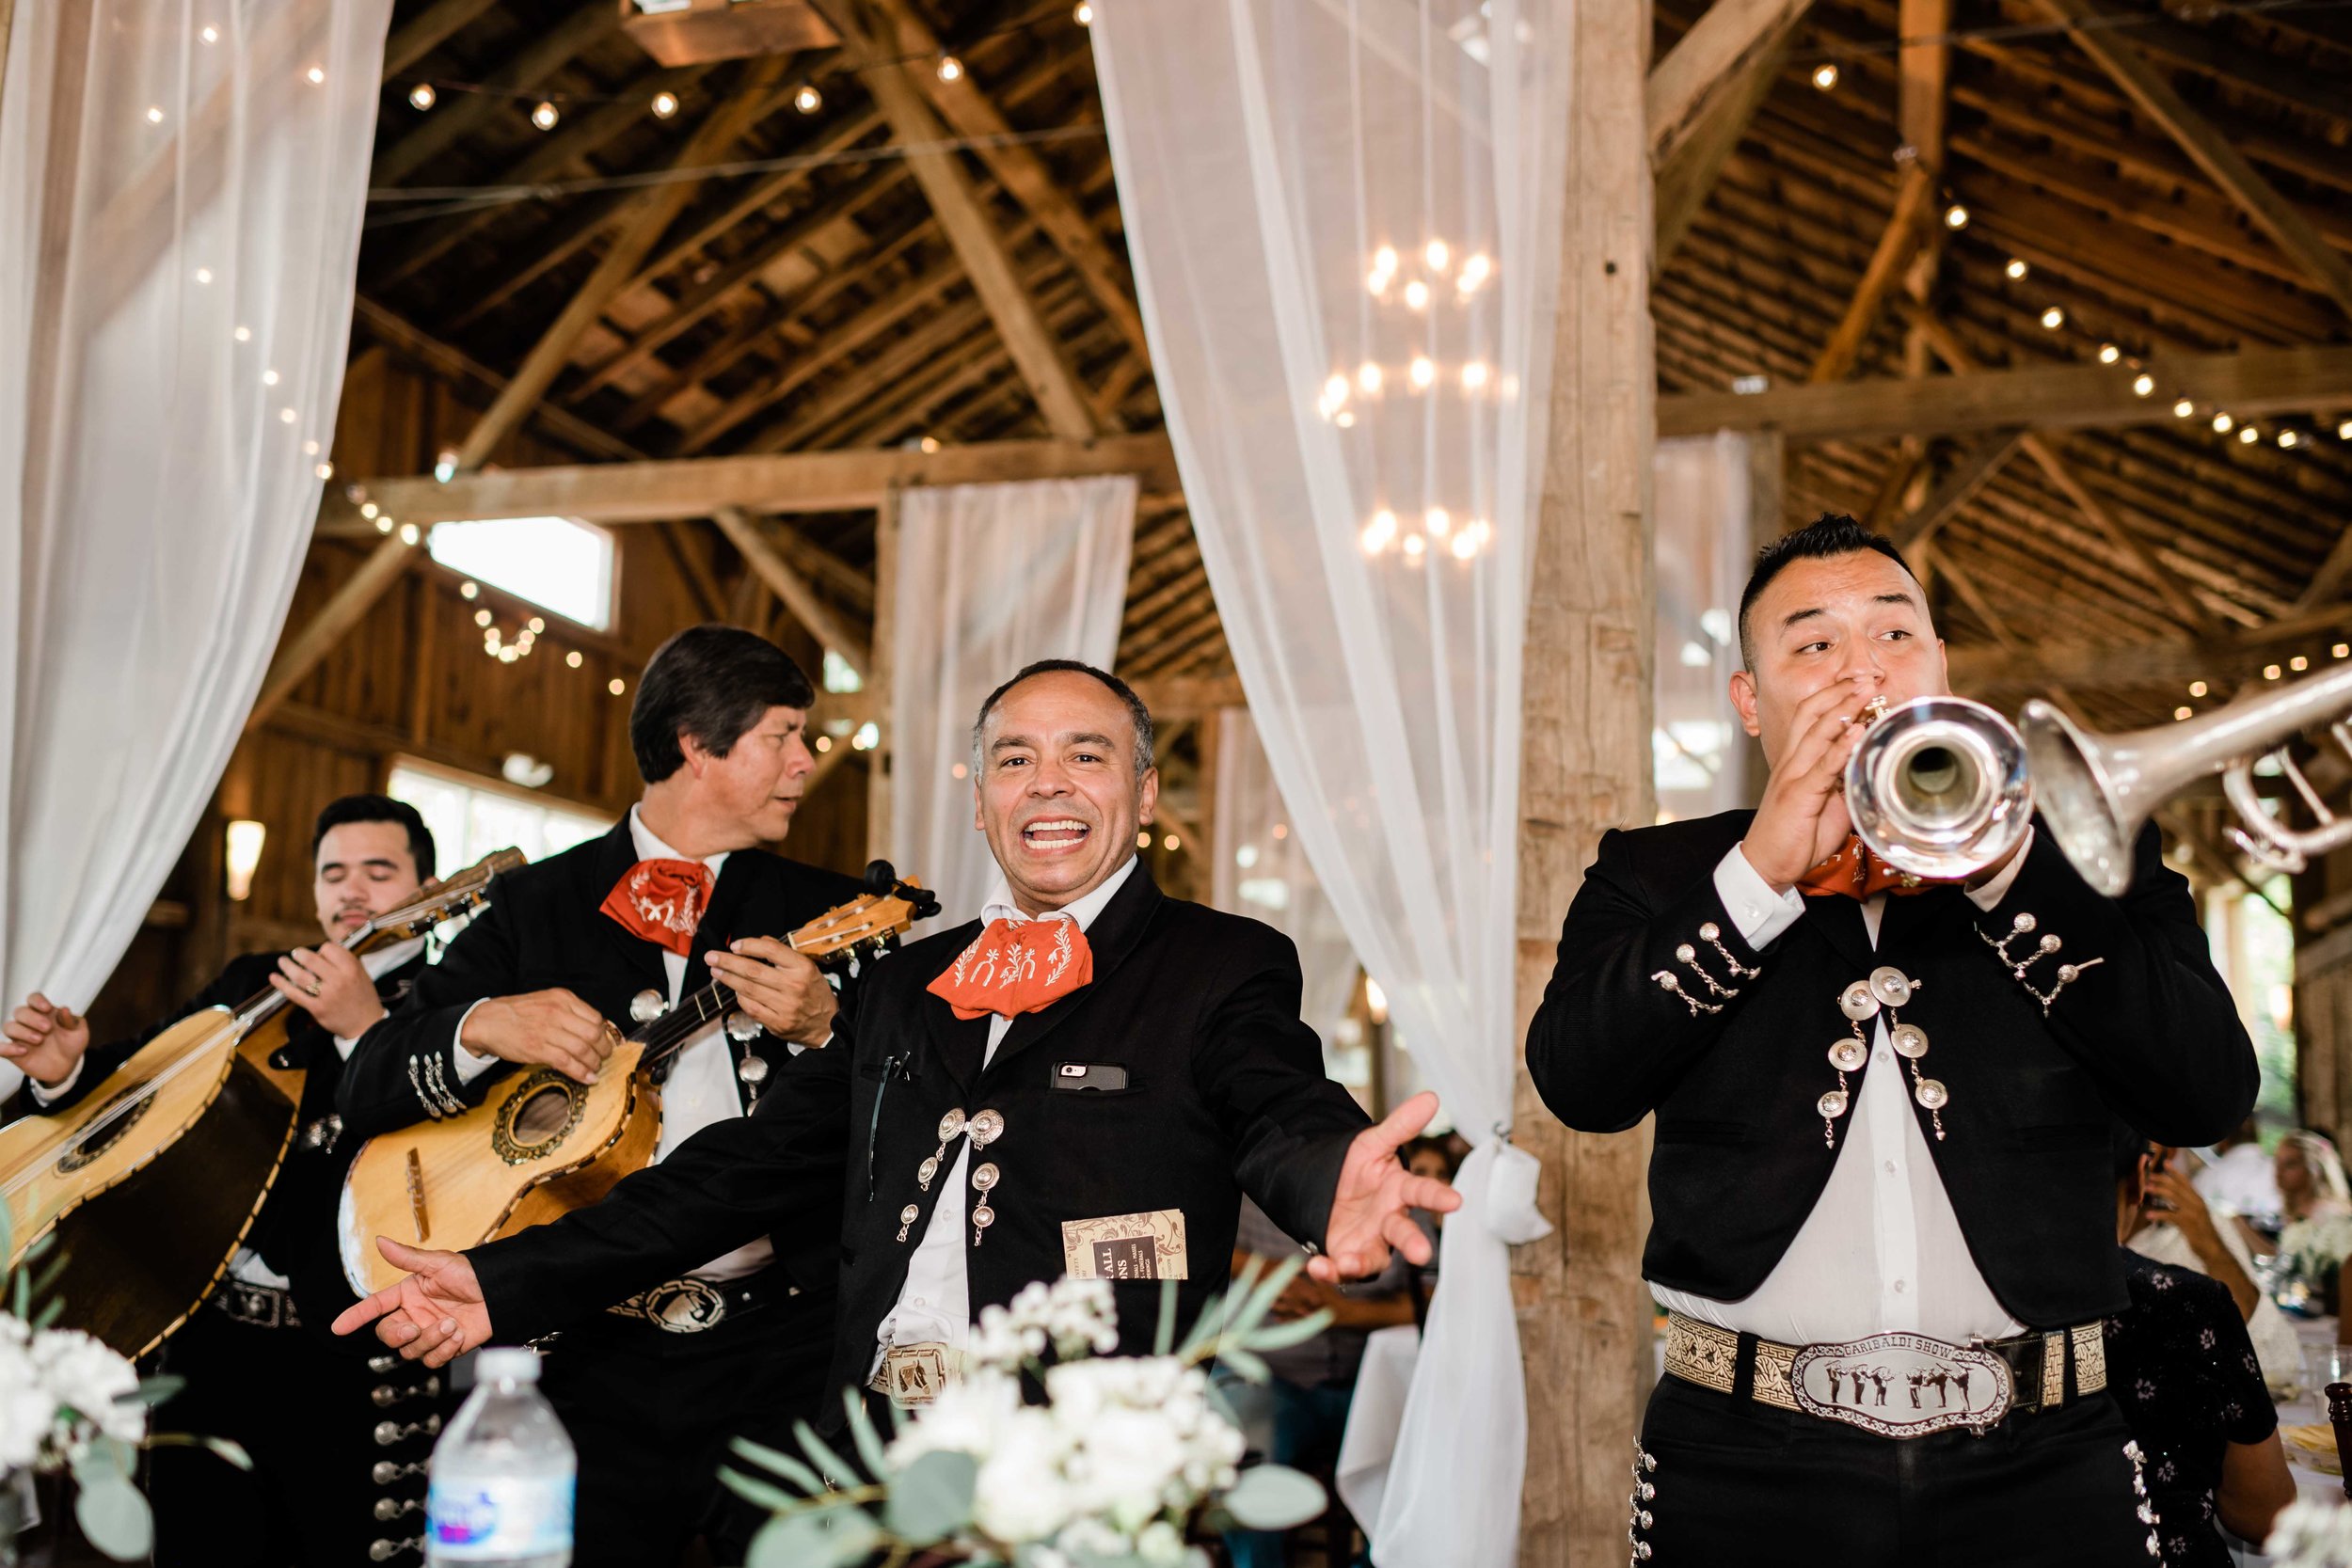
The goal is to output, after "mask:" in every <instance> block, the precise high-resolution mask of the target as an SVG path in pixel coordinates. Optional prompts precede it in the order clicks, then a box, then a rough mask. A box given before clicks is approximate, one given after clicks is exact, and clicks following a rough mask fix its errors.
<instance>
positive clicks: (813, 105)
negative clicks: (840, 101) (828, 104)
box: [792, 82, 825, 115]
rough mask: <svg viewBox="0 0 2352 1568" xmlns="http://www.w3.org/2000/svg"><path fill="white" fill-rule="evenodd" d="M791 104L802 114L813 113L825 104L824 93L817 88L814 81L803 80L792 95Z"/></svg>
mask: <svg viewBox="0 0 2352 1568" xmlns="http://www.w3.org/2000/svg"><path fill="white" fill-rule="evenodd" d="M792 106H793V107H794V108H796V109H798V110H800V111H801V113H803V114H804V115H813V114H815V113H816V112H817V111H818V110H819V109H821V108H823V107H824V106H825V95H824V94H823V93H821V92H818V90H817V84H816V83H814V82H803V83H802V84H801V86H800V90H799V91H797V92H795V93H794V94H793V95H792Z"/></svg>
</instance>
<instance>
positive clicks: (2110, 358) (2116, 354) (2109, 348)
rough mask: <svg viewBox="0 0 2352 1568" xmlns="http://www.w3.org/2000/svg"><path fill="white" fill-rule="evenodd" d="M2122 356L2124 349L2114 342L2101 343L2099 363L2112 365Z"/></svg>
mask: <svg viewBox="0 0 2352 1568" xmlns="http://www.w3.org/2000/svg"><path fill="white" fill-rule="evenodd" d="M2122 357H2123V351H2122V349H2120V348H2117V347H2116V346H2115V345H2114V344H2113V343H2101V344H2100V345H2099V363H2101V364H2102V365H2112V364H2114V363H2115V362H2116V361H2117V360H2118V359H2121V358H2122Z"/></svg>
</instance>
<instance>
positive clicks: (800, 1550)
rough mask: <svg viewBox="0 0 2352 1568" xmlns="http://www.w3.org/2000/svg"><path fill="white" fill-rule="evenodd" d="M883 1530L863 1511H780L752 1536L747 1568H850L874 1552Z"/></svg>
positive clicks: (745, 1566) (746, 1560) (847, 1509)
mask: <svg viewBox="0 0 2352 1568" xmlns="http://www.w3.org/2000/svg"><path fill="white" fill-rule="evenodd" d="M881 1542H882V1529H881V1528H880V1527H879V1526H877V1525H876V1524H875V1523H874V1521H873V1520H871V1519H869V1518H867V1517H866V1514H865V1513H864V1512H863V1511H861V1510H858V1509H854V1508H829V1509H826V1510H824V1511H823V1512H821V1513H780V1514H778V1515H777V1516H776V1517H774V1518H773V1519H771V1520H769V1521H768V1522H767V1523H766V1524H765V1525H762V1526H761V1527H760V1528H759V1533H758V1534H757V1535H755V1536H753V1537H752V1545H751V1551H750V1553H749V1554H748V1555H747V1556H746V1557H745V1559H744V1568H848V1565H849V1564H851V1563H858V1562H863V1561H865V1560H866V1559H867V1558H868V1557H870V1556H872V1555H873V1552H874V1549H875V1547H876V1546H877V1545H879V1544H881Z"/></svg>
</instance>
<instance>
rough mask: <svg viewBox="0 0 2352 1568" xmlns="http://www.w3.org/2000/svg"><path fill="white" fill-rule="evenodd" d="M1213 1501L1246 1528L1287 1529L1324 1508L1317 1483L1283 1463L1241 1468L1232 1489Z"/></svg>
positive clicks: (1319, 1512)
mask: <svg viewBox="0 0 2352 1568" xmlns="http://www.w3.org/2000/svg"><path fill="white" fill-rule="evenodd" d="M1217 1500H1218V1502H1220V1503H1221V1504H1222V1505H1223V1506H1224V1509H1225V1512H1226V1513H1231V1514H1232V1516H1233V1517H1234V1519H1236V1520H1237V1521H1239V1522H1240V1523H1241V1524H1242V1525H1244V1526H1246V1527H1247V1528H1250V1529H1289V1528H1292V1527H1294V1526H1296V1525H1303V1524H1305V1523H1306V1522H1307V1521H1308V1520H1310V1519H1312V1518H1315V1517H1317V1516H1319V1515H1320V1514H1321V1513H1323V1510H1324V1497H1323V1487H1322V1485H1321V1483H1319V1482H1318V1481H1316V1480H1315V1479H1314V1477H1312V1476H1311V1475H1308V1474H1306V1473H1304V1472H1303V1471H1299V1470H1294V1469H1292V1468H1291V1467H1290V1466H1289V1465H1254V1466H1252V1467H1251V1468H1249V1469H1247V1470H1244V1471H1243V1472H1242V1473H1241V1480H1239V1481H1235V1482H1234V1483H1233V1487H1232V1491H1230V1492H1227V1493H1226V1494H1225V1496H1224V1497H1220V1498H1218V1499H1217Z"/></svg>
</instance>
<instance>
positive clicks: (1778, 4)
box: [1644, 0, 1809, 165]
mask: <svg viewBox="0 0 2352 1568" xmlns="http://www.w3.org/2000/svg"><path fill="white" fill-rule="evenodd" d="M1808 3H1809V0H1715V3H1714V4H1713V5H1711V6H1709V7H1708V8H1707V13H1706V14H1705V15H1704V16H1701V17H1700V18H1699V19H1698V21H1697V22H1696V23H1695V24H1692V28H1691V30H1690V31H1689V32H1687V33H1685V34H1683V35H1682V37H1681V38H1680V39H1679V40H1677V42H1676V43H1675V46H1674V47H1673V48H1672V49H1671V50H1669V51H1667V53H1666V57H1665V58H1664V59H1662V60H1660V61H1659V62H1658V63H1657V64H1656V65H1655V66H1652V67H1651V68H1650V73H1649V84H1648V87H1647V89H1646V92H1645V104H1644V107H1645V113H1646V114H1647V116H1648V119H1649V150H1650V159H1651V162H1652V163H1653V165H1663V164H1665V163H1667V162H1668V161H1670V160H1671V159H1672V158H1673V157H1674V154H1675V151H1676V150H1677V148H1678V147H1679V146H1680V145H1681V144H1682V143H1683V142H1684V141H1686V140H1688V139H1689V138H1690V137H1691V136H1692V135H1694V134H1695V133H1696V131H1697V129H1698V127H1699V123H1700V121H1701V120H1702V119H1705V118H1706V117H1707V115H1708V111H1709V109H1710V107H1711V106H1712V105H1713V104H1715V103H1717V102H1718V101H1720V100H1721V99H1723V98H1724V97H1726V96H1730V95H1733V94H1736V93H1737V92H1738V91H1739V88H1740V79H1741V78H1740V71H1741V68H1742V67H1743V66H1745V65H1746V64H1748V63H1749V62H1751V61H1752V60H1754V59H1755V58H1756V55H1759V54H1763V53H1766V52H1768V51H1770V50H1771V49H1772V47H1773V45H1774V44H1775V43H1776V42H1777V41H1778V40H1780V39H1782V38H1783V37H1785V35H1786V31H1787V28H1788V24H1790V23H1792V22H1793V21H1794V20H1795V19H1796V18H1798V17H1799V16H1802V15H1803V14H1804V9H1805V7H1806V5H1807V4H1808Z"/></svg>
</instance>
